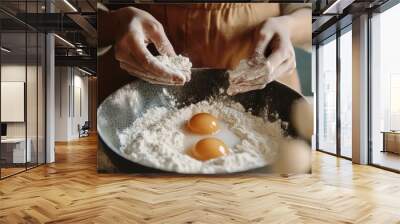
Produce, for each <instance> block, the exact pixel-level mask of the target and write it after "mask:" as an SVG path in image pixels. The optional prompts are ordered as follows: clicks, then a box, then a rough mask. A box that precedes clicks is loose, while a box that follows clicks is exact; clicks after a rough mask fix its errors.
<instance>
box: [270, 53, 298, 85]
mask: <svg viewBox="0 0 400 224" xmlns="http://www.w3.org/2000/svg"><path fill="white" fill-rule="evenodd" d="M294 69H296V58H295V57H294V56H292V57H290V58H288V59H287V60H286V61H285V62H284V63H282V64H281V65H279V66H278V67H277V68H276V69H275V71H274V72H273V73H272V74H271V75H270V81H269V82H271V81H273V80H276V79H278V78H280V77H282V76H286V75H289V74H290V73H291V71H293V70H294Z"/></svg>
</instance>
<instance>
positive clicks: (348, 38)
mask: <svg viewBox="0 0 400 224" xmlns="http://www.w3.org/2000/svg"><path fill="white" fill-rule="evenodd" d="M351 42H352V35H351V30H350V31H349V32H347V33H345V34H343V35H342V36H340V153H341V155H343V156H346V157H349V158H351V156H352V155H351V154H352V150H351V141H352V138H351V136H352V128H351V127H352V126H351V124H352V110H351V108H352V100H351V99H352V88H351V87H352V74H353V73H352V66H351V65H352V49H351V48H352V44H351Z"/></svg>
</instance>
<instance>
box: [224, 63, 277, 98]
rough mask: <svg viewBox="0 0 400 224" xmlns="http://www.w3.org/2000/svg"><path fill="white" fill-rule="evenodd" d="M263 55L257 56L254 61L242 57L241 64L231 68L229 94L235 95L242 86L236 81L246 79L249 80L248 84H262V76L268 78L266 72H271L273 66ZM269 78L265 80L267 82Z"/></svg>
mask: <svg viewBox="0 0 400 224" xmlns="http://www.w3.org/2000/svg"><path fill="white" fill-rule="evenodd" d="M263 58H264V57H263V56H259V57H257V58H256V59H255V60H254V61H252V60H248V59H242V60H241V61H240V62H239V65H238V66H237V67H236V68H235V69H233V70H229V71H228V73H229V87H228V89H227V94H228V95H235V94H236V93H237V90H238V89H240V88H241V86H240V85H239V86H238V85H237V84H236V83H237V82H239V81H243V80H244V79H246V80H248V81H247V85H260V84H259V82H260V80H259V79H260V78H261V77H265V78H267V77H268V76H266V74H270V73H271V66H270V64H269V62H266V61H265V60H263ZM266 81H267V80H265V82H266Z"/></svg>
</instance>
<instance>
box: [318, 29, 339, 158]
mask: <svg viewBox="0 0 400 224" xmlns="http://www.w3.org/2000/svg"><path fill="white" fill-rule="evenodd" d="M332 39H333V40H331V41H328V42H327V43H325V44H322V45H319V47H318V84H317V88H318V119H317V120H318V145H317V149H319V150H321V151H326V152H330V153H336V39H335V37H333V38H332Z"/></svg>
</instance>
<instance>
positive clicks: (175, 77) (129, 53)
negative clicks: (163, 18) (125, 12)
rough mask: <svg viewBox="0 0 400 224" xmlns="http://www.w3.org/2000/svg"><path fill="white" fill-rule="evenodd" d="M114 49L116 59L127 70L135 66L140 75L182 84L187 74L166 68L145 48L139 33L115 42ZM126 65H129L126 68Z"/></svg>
mask: <svg viewBox="0 0 400 224" xmlns="http://www.w3.org/2000/svg"><path fill="white" fill-rule="evenodd" d="M115 51H116V54H115V57H116V59H117V60H118V61H120V62H121V63H124V68H126V69H125V70H127V71H128V69H129V70H133V69H134V68H133V67H135V70H136V71H139V72H141V74H142V75H141V76H146V78H147V79H150V80H159V82H161V83H164V84H168V85H179V84H184V83H185V82H186V80H187V78H186V76H187V74H183V72H181V71H179V70H172V69H170V68H168V67H167V66H165V65H163V64H162V63H161V62H160V61H159V60H158V59H157V58H156V57H154V56H153V55H152V54H151V53H150V52H149V51H148V49H147V48H146V45H145V41H144V39H143V37H141V36H140V35H135V34H132V33H130V34H128V35H127V36H125V37H124V39H122V40H121V41H120V43H118V44H117V46H116V48H115ZM128 65H131V66H130V67H129V68H128ZM189 76H190V75H189Z"/></svg>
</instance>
